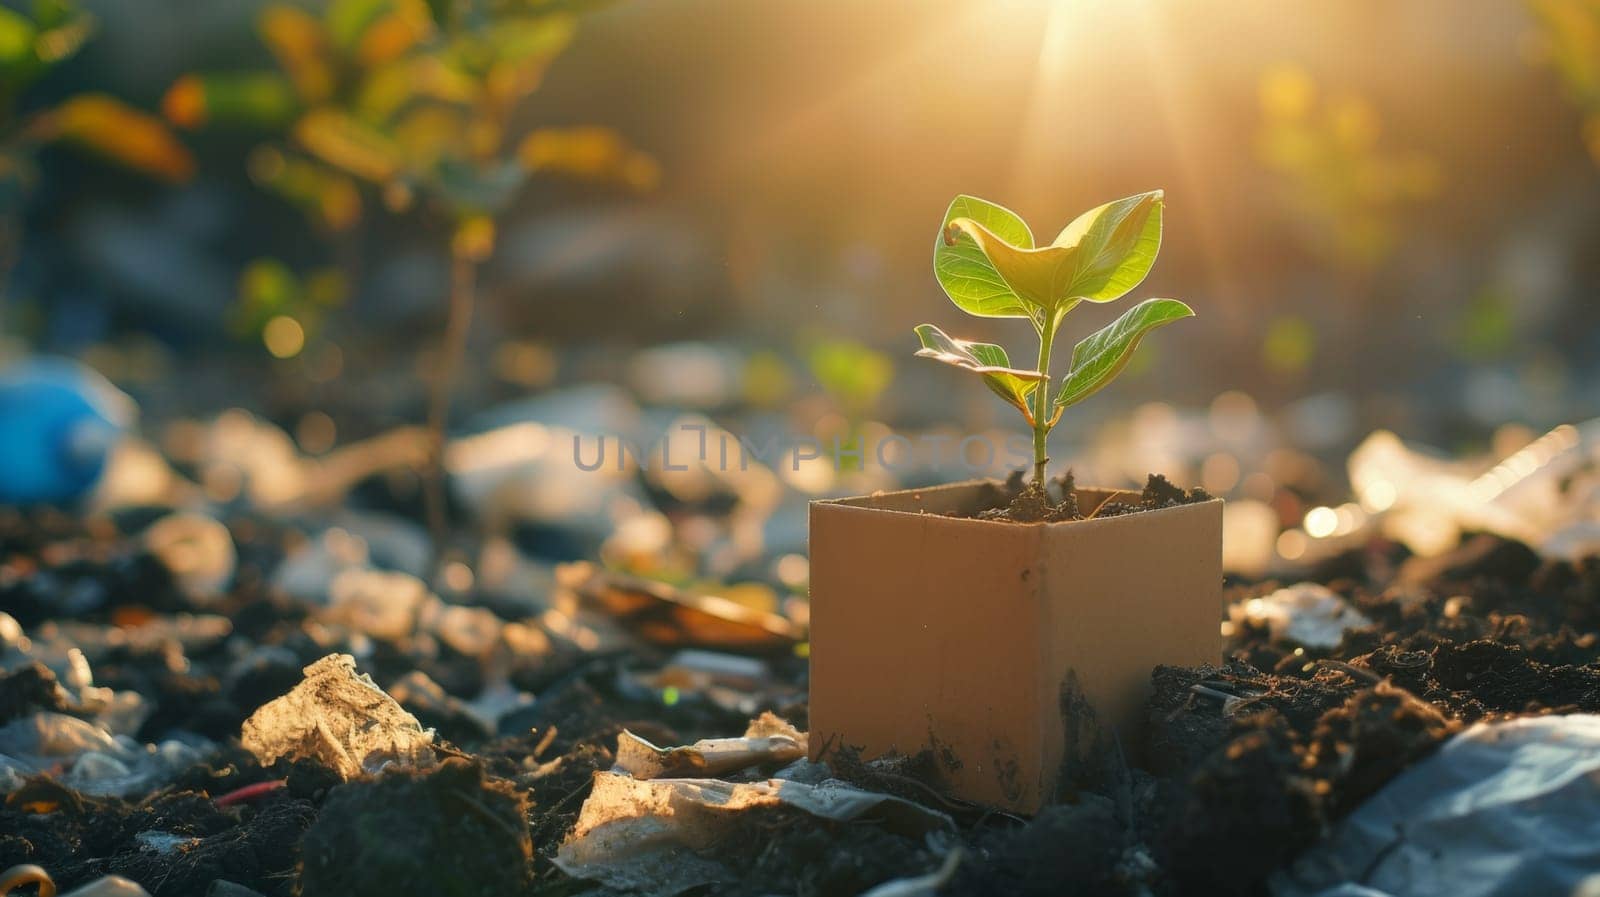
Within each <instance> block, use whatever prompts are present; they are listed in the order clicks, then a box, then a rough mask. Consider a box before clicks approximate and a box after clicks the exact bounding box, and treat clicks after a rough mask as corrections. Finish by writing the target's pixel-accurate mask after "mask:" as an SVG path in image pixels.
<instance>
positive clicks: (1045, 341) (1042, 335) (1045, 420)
mask: <svg viewBox="0 0 1600 897" xmlns="http://www.w3.org/2000/svg"><path fill="white" fill-rule="evenodd" d="M1059 324H1060V319H1058V318H1056V317H1054V316H1053V315H1052V317H1051V319H1050V320H1049V321H1046V322H1045V324H1044V326H1042V327H1040V328H1039V367H1038V368H1037V370H1038V371H1039V373H1041V374H1043V375H1044V379H1043V380H1040V381H1039V386H1038V388H1037V389H1035V390H1034V393H1033V484H1034V485H1035V486H1038V487H1039V489H1040V490H1043V489H1044V488H1045V465H1047V464H1049V463H1050V457H1049V455H1047V454H1045V440H1046V439H1047V438H1048V437H1049V435H1050V344H1051V343H1053V342H1055V338H1056V327H1057V326H1058V325H1059Z"/></svg>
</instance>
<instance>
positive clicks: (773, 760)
mask: <svg viewBox="0 0 1600 897" xmlns="http://www.w3.org/2000/svg"><path fill="white" fill-rule="evenodd" d="M805 755H806V734H805V733H804V732H800V731H798V730H796V729H795V728H794V727H793V726H791V725H789V724H788V723H787V722H784V721H783V720H781V719H779V718H778V717H777V716H774V715H773V714H771V713H764V714H762V715H761V718H760V719H757V720H756V721H755V722H752V723H751V724H750V727H749V728H748V729H746V730H745V733H744V736H743V737H742V738H707V739H703V740H701V741H697V742H695V743H694V744H691V745H688V746H686V747H672V748H661V747H656V746H655V745H653V744H651V743H650V742H648V741H645V740H644V739H643V738H640V737H639V736H637V735H635V734H633V733H632V732H629V731H627V730H626V729H624V730H623V732H622V734H621V735H620V736H618V737H617V762H616V765H615V766H613V767H612V769H613V770H614V771H616V772H624V773H627V774H629V775H631V776H633V777H634V778H637V779H660V778H668V777H687V776H696V777H701V776H719V775H725V774H727V773H730V772H736V771H738V770H741V769H745V768H748V767H751V766H782V765H784V764H788V763H792V762H794V761H796V760H799V759H800V758H801V757H804V756H805Z"/></svg>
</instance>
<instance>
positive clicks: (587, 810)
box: [555, 772, 954, 897]
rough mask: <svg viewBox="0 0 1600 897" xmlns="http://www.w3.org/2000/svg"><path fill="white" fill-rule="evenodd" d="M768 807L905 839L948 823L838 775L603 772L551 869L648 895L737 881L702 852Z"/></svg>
mask: <svg viewBox="0 0 1600 897" xmlns="http://www.w3.org/2000/svg"><path fill="white" fill-rule="evenodd" d="M774 807H789V808H793V809H796V810H800V811H802V812H804V813H808V814H810V815H812V816H815V817H818V818H820V819H826V820H829V821H833V822H851V821H855V820H868V819H870V820H872V821H873V822H874V823H876V824H879V825H882V826H884V827H885V828H888V829H890V830H892V831H896V832H899V833H901V834H904V835H907V836H910V837H923V836H926V835H929V834H932V833H935V832H942V831H949V830H952V829H953V827H954V826H953V823H952V822H951V820H950V818H949V817H948V816H945V815H944V814H943V813H938V812H936V811H933V810H929V809H927V808H926V807H922V806H919V805H917V804H915V803H912V802H911V801H908V800H903V799H901V798H898V797H892V796H890V795H887V794H874V793H872V792H869V791H862V790H860V789H858V788H855V787H853V786H851V785H847V784H845V783H843V782H839V781H827V782H824V783H822V784H820V785H805V784H802V783H800V782H794V781H784V780H781V779H768V780H766V781H763V782H752V783H748V784H739V783H734V782H724V781H720V780H717V779H652V780H646V781H641V780H639V779H635V778H634V777H632V776H630V775H627V774H625V773H618V772H600V773H596V774H595V777H594V790H593V791H592V792H591V793H590V795H589V798H588V799H587V800H585V801H584V803H583V809H582V811H581V812H580V813H579V815H578V823H577V827H576V828H574V829H573V832H572V834H571V836H569V837H568V838H567V840H566V841H565V842H564V843H562V845H561V847H560V849H559V850H558V851H557V852H556V856H555V865H556V866H557V867H558V868H559V869H561V871H563V872H565V873H567V874H568V875H571V876H573V877H575V878H583V879H587V880H591V881H597V882H600V883H601V884H604V885H606V886H607V887H611V888H617V889H619V890H629V891H637V892H638V893H640V894H643V895H648V897H674V895H677V894H681V893H683V892H685V891H688V890H691V889H693V888H698V887H703V886H705V885H708V884H716V883H730V882H736V881H738V878H739V872H740V870H736V869H731V868H729V867H727V866H725V865H723V864H722V863H719V862H717V861H716V860H714V859H711V858H709V857H708V856H705V855H702V853H701V852H703V851H705V850H706V849H708V848H710V847H713V846H714V845H716V844H717V843H719V842H721V841H722V839H725V838H727V837H729V836H730V834H732V833H733V832H734V831H736V830H737V829H738V828H739V827H740V826H743V825H748V824H749V823H748V822H747V821H746V817H745V814H746V813H747V812H748V811H752V810H760V809H767V808H774Z"/></svg>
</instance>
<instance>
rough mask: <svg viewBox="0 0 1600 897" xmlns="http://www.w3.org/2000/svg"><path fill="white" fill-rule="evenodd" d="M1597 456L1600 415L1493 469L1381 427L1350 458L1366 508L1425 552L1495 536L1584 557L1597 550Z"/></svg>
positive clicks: (1557, 431) (1393, 534) (1559, 430)
mask: <svg viewBox="0 0 1600 897" xmlns="http://www.w3.org/2000/svg"><path fill="white" fill-rule="evenodd" d="M1597 457H1600V418H1595V419H1593V420H1589V421H1585V422H1583V423H1580V424H1576V425H1572V424H1563V425H1561V426H1559V427H1556V428H1554V429H1552V430H1550V431H1549V432H1547V433H1545V434H1544V435H1542V436H1540V437H1539V438H1537V439H1535V440H1534V441H1533V442H1531V443H1529V444H1528V445H1526V446H1523V447H1522V448H1520V449H1518V450H1517V451H1515V452H1513V453H1511V454H1510V455H1509V456H1507V457H1505V458H1502V459H1500V460H1499V463H1497V464H1495V465H1494V466H1493V467H1491V468H1489V469H1488V470H1484V469H1483V465H1482V464H1481V463H1478V464H1472V463H1464V462H1459V461H1453V460H1447V459H1445V458H1443V457H1441V456H1439V455H1437V454H1436V453H1432V452H1429V451H1428V450H1426V449H1424V448H1421V447H1418V446H1411V445H1407V444H1405V443H1403V442H1401V441H1400V439H1399V437H1397V436H1395V435H1394V434H1393V433H1390V432H1388V431H1384V430H1380V431H1378V432H1375V433H1373V434H1372V435H1370V436H1368V437H1367V438H1366V439H1365V440H1364V441H1363V442H1362V443H1361V445H1359V446H1357V447H1356V449H1355V451H1353V452H1352V453H1351V454H1350V459H1349V474H1350V485H1351V486H1352V488H1353V489H1354V490H1355V493H1356V496H1357V498H1359V499H1360V501H1361V504H1362V505H1363V506H1364V507H1368V508H1370V509H1374V510H1379V511H1381V512H1382V515H1383V521H1382V528H1383V531H1384V534H1385V535H1387V536H1388V537H1389V538H1392V539H1395V540H1397V541H1400V542H1404V543H1406V545H1408V546H1409V547H1410V548H1411V549H1412V550H1413V551H1414V552H1416V553H1417V554H1421V555H1424V556H1431V555H1435V554H1439V553H1442V552H1444V551H1446V550H1448V549H1449V548H1451V547H1452V546H1454V545H1455V544H1456V543H1457V542H1458V541H1459V537H1460V534H1461V533H1462V532H1472V531H1486V532H1492V533H1497V534H1499V535H1502V536H1506V537H1508V538H1512V539H1517V540H1520V541H1522V542H1526V543H1527V544H1529V545H1531V546H1533V547H1535V548H1536V549H1538V550H1539V552H1540V553H1541V554H1544V555H1546V556H1556V557H1565V558H1567V559H1569V560H1577V559H1578V557H1579V556H1580V555H1581V554H1582V553H1583V552H1585V551H1587V550H1590V549H1591V548H1592V546H1593V545H1594V544H1595V543H1594V542H1593V541H1592V539H1593V537H1594V535H1595V534H1594V533H1593V532H1592V530H1590V529H1589V528H1588V527H1587V526H1586V525H1585V524H1587V523H1588V522H1589V521H1592V520H1593V519H1594V517H1595V515H1596V512H1597V511H1600V476H1597V474H1596V467H1595V464H1594V461H1595V459H1596V458H1597Z"/></svg>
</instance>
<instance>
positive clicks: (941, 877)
mask: <svg viewBox="0 0 1600 897" xmlns="http://www.w3.org/2000/svg"><path fill="white" fill-rule="evenodd" d="M961 857H962V851H961V848H959V847H957V848H955V849H954V850H952V851H950V852H949V853H947V854H945V857H944V862H942V863H940V864H939V868H937V869H935V870H933V871H932V872H929V873H928V874H927V875H918V876H915V877H912V878H897V879H895V880H894V881H886V882H884V883H883V884H881V885H878V886H877V887H875V888H873V889H872V890H870V891H867V892H866V893H864V894H862V895H861V897H936V895H938V893H939V891H940V889H941V888H943V887H944V886H945V885H947V884H949V883H950V879H951V878H953V877H955V874H956V869H958V868H960V866H961Z"/></svg>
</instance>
